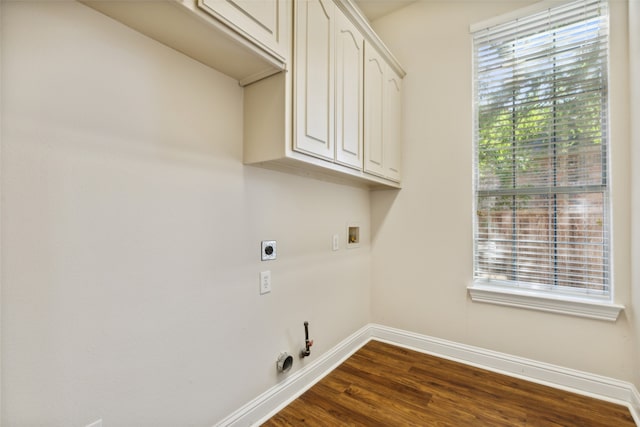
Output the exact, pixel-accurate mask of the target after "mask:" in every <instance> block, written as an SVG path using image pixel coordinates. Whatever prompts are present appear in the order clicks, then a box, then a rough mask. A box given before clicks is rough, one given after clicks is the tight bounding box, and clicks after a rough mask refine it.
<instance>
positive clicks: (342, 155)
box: [335, 10, 364, 170]
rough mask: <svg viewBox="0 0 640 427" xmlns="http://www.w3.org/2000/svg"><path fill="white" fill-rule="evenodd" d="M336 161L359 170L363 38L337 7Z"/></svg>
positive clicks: (360, 160)
mask: <svg viewBox="0 0 640 427" xmlns="http://www.w3.org/2000/svg"><path fill="white" fill-rule="evenodd" d="M335 32H336V100H335V101H336V103H335V113H336V123H335V127H336V162H337V163H341V164H343V165H345V166H350V167H353V168H355V169H359V170H362V161H363V158H362V118H363V111H362V108H363V103H362V90H363V76H364V74H363V70H362V68H363V58H364V53H363V50H364V37H363V36H362V34H361V33H360V32H359V31H358V30H357V29H356V27H355V26H354V25H353V24H352V23H351V21H350V20H349V18H347V17H346V16H345V15H343V14H342V12H340V11H339V10H336V25H335Z"/></svg>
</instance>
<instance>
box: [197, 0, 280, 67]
mask: <svg viewBox="0 0 640 427" xmlns="http://www.w3.org/2000/svg"><path fill="white" fill-rule="evenodd" d="M198 5H199V6H200V7H201V8H202V9H204V10H206V11H207V12H209V13H211V14H212V15H214V16H215V17H217V18H218V19H221V20H222V21H225V22H227V23H230V24H231V25H232V26H233V27H235V28H236V29H237V30H239V31H240V32H242V33H244V35H245V36H247V37H249V38H250V39H253V40H254V41H256V42H258V43H259V44H262V45H264V46H266V47H268V48H270V49H272V50H273V51H275V52H277V53H279V54H281V55H282V56H283V57H285V58H288V57H289V54H288V44H289V43H288V41H289V38H288V29H287V22H289V21H288V19H287V14H289V13H290V10H291V9H290V4H289V0H198ZM289 16H290V15H289Z"/></svg>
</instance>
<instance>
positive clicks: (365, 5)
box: [355, 0, 416, 21]
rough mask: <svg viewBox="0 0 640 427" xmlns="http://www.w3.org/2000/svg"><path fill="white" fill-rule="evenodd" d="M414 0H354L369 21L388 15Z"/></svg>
mask: <svg viewBox="0 0 640 427" xmlns="http://www.w3.org/2000/svg"><path fill="white" fill-rule="evenodd" d="M414 1H416V0H355V2H356V4H357V5H358V7H359V8H360V10H362V12H363V13H364V14H365V16H366V17H367V19H369V21H374V20H376V19H378V18H380V17H381V16H384V15H388V14H390V13H391V12H394V11H396V10H398V9H401V8H403V7H405V6H407V5H409V4H411V3H413V2H414Z"/></svg>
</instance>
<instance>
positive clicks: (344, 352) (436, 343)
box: [216, 324, 640, 427]
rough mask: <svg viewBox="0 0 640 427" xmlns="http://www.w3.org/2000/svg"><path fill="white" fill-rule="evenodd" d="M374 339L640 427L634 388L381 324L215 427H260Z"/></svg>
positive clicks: (369, 327) (362, 331) (639, 399)
mask: <svg viewBox="0 0 640 427" xmlns="http://www.w3.org/2000/svg"><path fill="white" fill-rule="evenodd" d="M372 339H375V340H378V341H383V342H388V343H390V344H394V345H398V346H402V347H406V348H409V349H412V350H417V351H420V352H423V353H428V354H431V355H434V356H438V357H442V358H445V359H450V360H454V361H456V362H461V363H464V364H467V365H472V366H476V367H479V368H482V369H487V370H490V371H494V372H498V373H501V374H506V375H510V376H513V377H517V378H521V379H524V380H528V381H533V382H536V383H540V384H544V385H548V386H551V387H555V388H559V389H563V390H567V391H570V392H574V393H579V394H583V395H587V396H591V397H595V398H597V399H602V400H607V401H610V402H613V403H618V404H622V405H625V406H627V407H628V408H629V410H630V412H631V415H632V416H633V418H634V420H635V422H636V424H637V425H638V426H640V393H638V390H637V389H636V387H635V386H634V385H633V384H631V383H628V382H624V381H619V380H616V379H613V378H608V377H603V376H600V375H594V374H590V373H587V372H581V371H576V370H573V369H567V368H563V367H560V366H555V365H550V364H547V363H542V362H537V361H534V360H530V359H525V358H522V357H516V356H511V355H508V354H504V353H499V352H495V351H491V350H485V349H482V348H479V347H473V346H469V345H465V344H459V343H456V342H453V341H447V340H443V339H439V338H434V337H430V336H427V335H421V334H416V333H413V332H408V331H404V330H401V329H395V328H389V327H386V326H382V325H376V324H369V325H367V326H365V327H363V328H362V329H360V330H359V331H357V332H355V333H354V334H352V335H351V336H349V337H348V338H347V339H345V340H344V341H342V342H341V343H340V344H338V345H337V346H336V347H334V348H333V349H332V350H330V351H328V352H327V353H325V354H324V355H322V356H321V357H320V358H318V359H317V360H316V361H314V362H313V363H312V364H310V365H308V366H306V367H305V368H303V369H301V370H300V371H298V372H296V373H294V374H292V375H291V376H290V377H289V378H287V379H286V380H285V381H283V382H282V383H280V384H277V385H276V386H274V387H272V388H271V389H269V390H267V391H266V392H265V393H263V394H261V395H260V396H258V397H257V398H256V399H254V400H252V401H251V402H249V403H247V404H246V405H244V406H243V407H242V408H240V409H238V410H237V411H235V412H234V413H232V414H231V415H229V416H228V417H226V418H225V419H223V420H222V421H220V422H219V423H218V424H216V426H220V427H222V426H224V427H227V426H234V427H235V426H253V425H259V424H260V423H262V422H264V421H266V420H267V419H268V418H269V417H271V416H272V415H274V414H275V413H277V412H278V411H279V410H280V409H282V408H284V407H285V406H286V405H287V404H289V403H290V402H291V401H293V400H294V399H295V398H297V397H298V396H300V395H301V394H302V393H304V392H305V391H306V390H307V389H309V388H310V387H311V386H312V385H313V384H315V383H317V382H318V381H320V379H322V378H323V377H324V376H325V375H327V374H328V373H329V372H331V371H332V370H333V369H335V368H336V367H337V366H338V365H340V364H341V363H342V362H343V361H344V360H346V359H347V358H348V357H349V356H351V355H352V354H353V353H355V352H356V351H357V350H358V349H360V348H361V347H362V346H364V345H365V344H366V343H367V342H369V341H370V340H372Z"/></svg>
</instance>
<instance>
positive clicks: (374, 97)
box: [364, 42, 386, 176]
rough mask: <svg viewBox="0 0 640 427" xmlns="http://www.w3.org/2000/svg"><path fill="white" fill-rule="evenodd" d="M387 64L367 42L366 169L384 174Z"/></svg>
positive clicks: (374, 173) (365, 94) (365, 93)
mask: <svg viewBox="0 0 640 427" xmlns="http://www.w3.org/2000/svg"><path fill="white" fill-rule="evenodd" d="M385 68H386V64H385V62H384V61H383V60H382V58H381V57H380V55H379V54H378V52H377V51H376V50H375V49H374V48H373V47H371V46H370V45H369V44H368V43H366V42H365V49H364V170H365V172H368V173H370V174H373V175H379V176H384V172H385V171H384V167H383V160H384V151H383V138H384V135H383V123H384V120H383V119H384V109H383V105H384V104H383V102H384V91H385V80H384V74H385Z"/></svg>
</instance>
